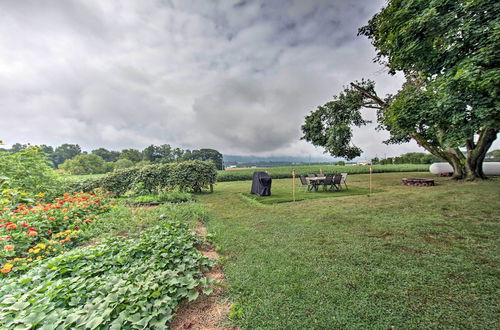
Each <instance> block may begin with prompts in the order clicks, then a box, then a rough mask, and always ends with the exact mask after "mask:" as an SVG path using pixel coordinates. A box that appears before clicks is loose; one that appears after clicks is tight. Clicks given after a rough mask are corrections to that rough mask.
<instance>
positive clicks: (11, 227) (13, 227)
mask: <svg viewBox="0 0 500 330" xmlns="http://www.w3.org/2000/svg"><path fill="white" fill-rule="evenodd" d="M14 229H17V225H16V224H15V223H11V224H8V225H7V230H14Z"/></svg>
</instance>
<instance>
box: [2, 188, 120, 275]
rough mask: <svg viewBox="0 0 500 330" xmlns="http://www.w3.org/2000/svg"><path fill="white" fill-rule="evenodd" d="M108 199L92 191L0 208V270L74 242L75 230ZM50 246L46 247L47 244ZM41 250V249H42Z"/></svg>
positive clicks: (89, 222) (101, 209) (104, 206)
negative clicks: (30, 204)
mask: <svg viewBox="0 0 500 330" xmlns="http://www.w3.org/2000/svg"><path fill="white" fill-rule="evenodd" d="M111 206H112V203H110V201H109V198H108V197H107V196H98V195H95V194H92V193H76V194H65V195H64V196H63V197H62V198H58V199H55V200H54V201H53V202H52V203H44V202H43V200H40V202H39V203H37V204H36V205H34V206H28V205H25V204H23V205H19V206H17V207H15V208H13V209H11V208H5V209H3V211H0V265H3V266H2V268H1V269H0V272H1V273H3V274H7V273H10V272H11V271H12V270H13V269H14V265H18V264H20V265H23V264H26V263H28V262H31V261H33V260H37V259H42V258H44V257H47V256H51V255H54V253H61V252H62V251H64V250H67V249H68V248H70V247H71V246H73V245H74V244H76V243H77V241H78V237H79V235H78V233H79V231H80V230H85V228H86V227H88V226H91V225H92V223H94V221H95V220H96V218H97V216H98V215H99V214H102V213H104V212H107V211H108V210H109V209H110V207H111ZM49 246H50V248H48V247H49ZM42 250H43V251H42ZM41 252H43V253H41Z"/></svg>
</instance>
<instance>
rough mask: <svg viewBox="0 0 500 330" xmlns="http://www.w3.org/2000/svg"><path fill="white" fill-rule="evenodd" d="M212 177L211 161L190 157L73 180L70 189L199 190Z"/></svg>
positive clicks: (214, 174) (214, 175) (119, 192)
mask: <svg viewBox="0 0 500 330" xmlns="http://www.w3.org/2000/svg"><path fill="white" fill-rule="evenodd" d="M216 180H217V169H216V168H215V165H214V163H213V162H212V161H201V160H190V161H186V162H181V163H171V164H154V165H147V166H143V167H134V168H128V169H124V170H119V171H116V172H113V173H111V174H108V175H105V176H103V177H98V178H90V179H85V180H81V181H77V182H74V183H72V184H71V190H72V191H84V192H88V191H92V190H94V189H96V188H103V189H105V190H106V191H108V192H110V193H112V194H115V195H117V196H119V195H123V194H124V193H125V192H127V191H129V190H135V191H136V192H138V193H152V192H156V191H158V190H159V189H165V188H166V189H173V188H178V189H180V190H186V189H190V190H192V191H194V192H201V190H202V189H203V188H207V187H208V186H210V185H211V184H213V183H215V182H216Z"/></svg>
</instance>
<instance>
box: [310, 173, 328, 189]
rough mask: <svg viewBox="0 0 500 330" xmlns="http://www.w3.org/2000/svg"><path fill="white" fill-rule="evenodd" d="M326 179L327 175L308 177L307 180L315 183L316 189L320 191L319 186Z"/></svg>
mask: <svg viewBox="0 0 500 330" xmlns="http://www.w3.org/2000/svg"><path fill="white" fill-rule="evenodd" d="M325 179H326V176H312V177H306V180H308V181H309V182H310V183H311V184H314V191H318V186H320V185H322V184H323V182H324V181H325Z"/></svg>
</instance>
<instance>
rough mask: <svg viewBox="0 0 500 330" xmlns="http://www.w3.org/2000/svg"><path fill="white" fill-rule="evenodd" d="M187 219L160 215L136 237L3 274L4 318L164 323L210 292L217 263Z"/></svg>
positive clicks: (69, 323)
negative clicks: (208, 273)
mask: <svg viewBox="0 0 500 330" xmlns="http://www.w3.org/2000/svg"><path fill="white" fill-rule="evenodd" d="M197 243H199V240H198V239H197V238H196V237H195V236H194V234H193V233H191V232H190V231H189V230H188V227H187V226H186V225H185V224H181V223H179V222H172V221H160V223H159V224H158V225H157V226H154V227H152V228H150V229H146V230H144V231H143V232H141V234H140V237H139V238H138V239H133V240H130V239H129V240H126V239H124V238H123V237H115V238H114V239H110V240H107V241H105V242H103V243H101V244H98V245H95V246H91V247H87V248H82V249H75V250H73V251H71V252H68V253H67V254H65V255H64V256H59V257H55V258H52V259H49V260H45V261H44V262H42V263H40V264H39V265H38V266H37V267H34V268H32V269H31V270H30V271H29V272H27V273H26V274H24V275H22V276H20V277H16V278H12V279H9V280H5V281H3V283H2V285H1V287H0V296H1V297H2V299H1V301H0V320H1V321H0V324H1V325H2V327H5V328H14V327H24V328H30V327H35V326H41V327H46V328H50V329H55V328H56V327H58V326H61V327H63V328H67V327H74V328H86V329H96V328H98V327H105V328H110V329H123V328H133V329H144V328H155V329H164V328H166V327H167V324H168V323H169V322H170V320H171V319H172V318H173V315H174V310H175V308H176V307H177V305H178V304H179V303H180V302H181V301H182V300H183V299H185V298H187V299H189V300H193V299H195V298H196V297H197V296H198V291H197V290H196V288H199V287H202V288H205V289H204V291H203V292H204V293H210V291H211V288H210V286H209V284H210V283H211V281H210V280H209V279H208V278H206V277H203V276H202V270H203V269H204V268H207V267H210V266H211V264H212V262H211V261H209V260H208V259H207V258H206V257H204V256H203V255H202V254H201V253H200V252H199V251H198V250H197V249H196V247H195V245H196V244H197Z"/></svg>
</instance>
